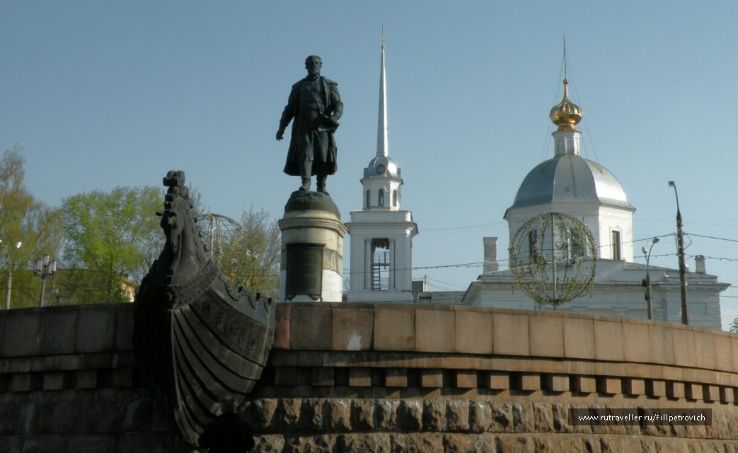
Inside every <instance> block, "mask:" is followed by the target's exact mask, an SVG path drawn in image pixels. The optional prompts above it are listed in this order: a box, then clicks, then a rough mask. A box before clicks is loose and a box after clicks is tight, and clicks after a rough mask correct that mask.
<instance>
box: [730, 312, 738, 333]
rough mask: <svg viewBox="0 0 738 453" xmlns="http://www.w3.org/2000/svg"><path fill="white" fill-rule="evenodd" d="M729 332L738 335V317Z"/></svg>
mask: <svg viewBox="0 0 738 453" xmlns="http://www.w3.org/2000/svg"><path fill="white" fill-rule="evenodd" d="M728 332H730V333H738V316H736V317H735V318H733V321H732V322H731V323H730V327H729V328H728Z"/></svg>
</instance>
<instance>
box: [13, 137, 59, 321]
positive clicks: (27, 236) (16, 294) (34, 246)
mask: <svg viewBox="0 0 738 453" xmlns="http://www.w3.org/2000/svg"><path fill="white" fill-rule="evenodd" d="M23 164H24V159H23V156H22V155H21V150H20V149H19V148H18V147H13V148H12V149H10V150H7V151H5V153H3V156H2V159H1V160H0V207H2V209H0V241H2V242H0V260H1V261H0V262H1V263H2V269H3V280H2V284H1V285H0V286H2V288H3V293H2V296H3V297H2V302H3V306H4V303H5V296H6V291H7V288H8V283H9V282H10V281H11V279H14V280H15V283H14V285H13V292H12V293H11V301H12V306H13V307H23V306H29V305H33V304H35V303H36V301H37V292H36V290H37V287H38V283H39V282H35V281H34V279H33V278H32V277H31V273H30V271H29V269H30V263H32V262H33V261H34V260H35V259H37V258H39V257H41V256H42V255H44V254H49V255H50V256H51V257H54V256H56V255H57V253H58V250H59V245H60V243H61V237H62V221H61V211H59V210H58V209H53V208H49V207H47V206H46V205H44V204H43V203H41V202H39V201H37V200H36V199H34V197H33V196H32V195H31V194H30V193H29V192H28V190H27V189H26V187H25V185H24V183H23V179H24V177H25V172H24V169H23ZM18 244H20V246H18Z"/></svg>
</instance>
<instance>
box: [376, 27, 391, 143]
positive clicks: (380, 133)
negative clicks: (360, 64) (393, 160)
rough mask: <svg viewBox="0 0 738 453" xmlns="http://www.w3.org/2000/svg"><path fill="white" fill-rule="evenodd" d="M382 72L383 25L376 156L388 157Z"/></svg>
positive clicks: (383, 76)
mask: <svg viewBox="0 0 738 453" xmlns="http://www.w3.org/2000/svg"><path fill="white" fill-rule="evenodd" d="M385 78H386V77H385V71H384V25H382V44H381V50H380V61H379V120H378V122H377V156H378V157H381V156H383V157H388V156H389V141H388V140H387V88H386V83H385Z"/></svg>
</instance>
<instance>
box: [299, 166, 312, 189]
mask: <svg viewBox="0 0 738 453" xmlns="http://www.w3.org/2000/svg"><path fill="white" fill-rule="evenodd" d="M300 170H301V171H300V177H301V178H302V185H301V186H300V191H301V192H310V177H311V176H312V173H313V161H312V160H306V161H304V162H303V163H302V168H301V169H300Z"/></svg>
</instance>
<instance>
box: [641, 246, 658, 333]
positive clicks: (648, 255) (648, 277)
mask: <svg viewBox="0 0 738 453" xmlns="http://www.w3.org/2000/svg"><path fill="white" fill-rule="evenodd" d="M657 242H659V238H656V237H655V238H653V239H652V240H651V246H650V247H649V248H648V250H646V247H645V246H643V247H641V251H642V252H643V256H645V257H646V278H645V279H644V280H643V286H645V287H646V309H647V310H648V319H649V321H650V320H652V319H653V306H652V305H651V273H650V269H649V266H650V263H651V250H652V249H653V246H654V245H656V243H657Z"/></svg>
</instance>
